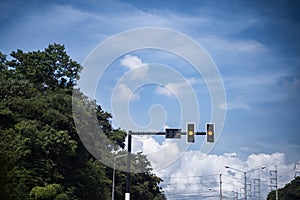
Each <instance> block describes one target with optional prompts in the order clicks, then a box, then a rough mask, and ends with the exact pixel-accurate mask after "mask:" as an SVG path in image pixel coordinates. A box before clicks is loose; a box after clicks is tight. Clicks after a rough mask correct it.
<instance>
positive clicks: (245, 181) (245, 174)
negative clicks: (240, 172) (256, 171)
mask: <svg viewBox="0 0 300 200" xmlns="http://www.w3.org/2000/svg"><path fill="white" fill-rule="evenodd" d="M244 177H245V180H244V187H245V200H247V172H244Z"/></svg>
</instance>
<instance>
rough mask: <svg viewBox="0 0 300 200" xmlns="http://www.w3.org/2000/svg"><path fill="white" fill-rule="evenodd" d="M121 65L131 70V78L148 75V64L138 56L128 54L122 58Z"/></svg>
mask: <svg viewBox="0 0 300 200" xmlns="http://www.w3.org/2000/svg"><path fill="white" fill-rule="evenodd" d="M121 65H122V66H124V67H126V68H128V69H129V70H130V72H129V73H130V76H129V77H128V78H129V79H130V80H135V79H143V78H145V77H146V76H147V71H148V64H147V63H143V62H142V60H141V59H140V58H139V57H137V56H132V55H130V54H127V55H126V56H124V58H123V59H121Z"/></svg>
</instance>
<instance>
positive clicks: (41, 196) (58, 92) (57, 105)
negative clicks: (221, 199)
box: [0, 44, 165, 200]
mask: <svg viewBox="0 0 300 200" xmlns="http://www.w3.org/2000/svg"><path fill="white" fill-rule="evenodd" d="M80 70H81V66H80V65H79V64H78V63H77V62H75V61H73V60H72V59H70V57H69V56H68V55H67V53H66V51H65V48H64V46H62V45H58V44H53V45H49V46H48V47H47V48H46V49H45V50H44V51H33V52H23V51H21V50H17V51H16V52H12V53H11V60H7V57H6V56H5V55H3V54H2V53H0V199H5V200H11V199H14V200H15V199H20V200H31V199H37V200H54V199H55V200H67V199H72V200H73V199H90V200H93V199H97V200H101V199H103V200H104V199H105V200H106V199H111V186H112V169H111V168H110V167H107V166H105V165H103V164H101V163H100V162H99V161H97V160H96V159H95V158H94V157H93V156H91V155H90V153H89V152H88V151H87V150H86V149H85V147H84V146H83V144H82V142H81V140H80V139H79V136H78V134H77V132H76V129H75V125H74V119H73V115H72V92H73V89H74V86H75V85H76V81H77V80H78V78H79V73H80ZM77 92H78V94H79V95H81V96H82V97H83V98H85V99H87V98H86V97H84V95H83V94H82V93H81V92H80V91H77ZM89 102H90V103H91V102H94V101H92V100H87V102H86V103H87V104H88V103H89ZM91 105H94V111H95V112H96V116H97V120H98V122H99V125H100V126H99V127H102V128H103V129H104V133H105V135H106V136H107V137H108V138H109V139H110V140H112V141H113V143H114V144H116V146H117V148H120V149H123V148H124V147H125V144H124V140H125V136H126V133H125V132H124V131H122V130H120V129H117V130H114V129H113V128H112V127H111V125H110V123H109V120H110V118H111V115H110V114H109V113H107V112H105V111H103V110H102V109H101V107H100V106H99V105H95V104H92V103H91ZM122 152H123V153H124V150H122V151H121V153H122ZM134 159H136V160H138V161H139V162H136V163H139V164H140V165H141V163H142V164H143V165H144V166H146V167H145V169H147V170H146V172H145V173H142V174H133V175H132V177H131V185H132V187H131V198H132V199H157V200H158V199H165V197H164V194H163V193H162V192H161V191H160V188H159V187H158V184H159V183H160V182H161V181H162V180H161V179H160V178H158V177H157V176H155V175H154V174H153V173H151V167H150V164H149V162H148V161H147V159H146V157H145V156H143V155H141V154H137V155H133V160H134ZM119 162H122V159H120V161H119ZM136 165H137V164H136ZM133 167H138V166H133ZM115 183H116V187H115V199H124V192H125V191H124V189H125V173H124V172H121V171H116V182H115Z"/></svg>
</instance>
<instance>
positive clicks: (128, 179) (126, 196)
mask: <svg viewBox="0 0 300 200" xmlns="http://www.w3.org/2000/svg"><path fill="white" fill-rule="evenodd" d="M176 130H179V129H176ZM211 131H213V132H214V130H213V129H212V130H211ZM188 132H189V131H188ZM206 132H207V131H206ZM206 132H195V133H194V134H195V135H207V134H206ZM213 132H212V134H211V135H210V136H211V137H213V135H214V133H213ZM180 134H181V135H188V134H189V133H187V132H180ZM127 135H128V144H127V174H126V188H125V200H130V160H131V143H132V135H166V132H132V131H131V130H130V131H128V134H127ZM192 142H194V141H192ZM209 142H214V140H213V139H212V140H210V141H209ZM220 178H221V177H220Z"/></svg>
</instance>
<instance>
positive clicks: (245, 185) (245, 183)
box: [225, 165, 266, 200]
mask: <svg viewBox="0 0 300 200" xmlns="http://www.w3.org/2000/svg"><path fill="white" fill-rule="evenodd" d="M225 168H227V169H233V170H235V171H238V172H241V173H244V188H245V198H244V199H245V200H247V173H250V172H254V171H256V170H260V169H265V168H266V167H265V166H262V167H259V168H257V169H252V170H249V171H241V170H239V169H235V168H233V167H230V166H228V165H225Z"/></svg>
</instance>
